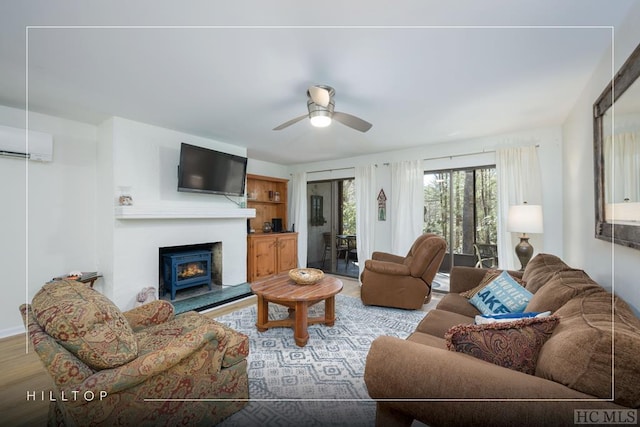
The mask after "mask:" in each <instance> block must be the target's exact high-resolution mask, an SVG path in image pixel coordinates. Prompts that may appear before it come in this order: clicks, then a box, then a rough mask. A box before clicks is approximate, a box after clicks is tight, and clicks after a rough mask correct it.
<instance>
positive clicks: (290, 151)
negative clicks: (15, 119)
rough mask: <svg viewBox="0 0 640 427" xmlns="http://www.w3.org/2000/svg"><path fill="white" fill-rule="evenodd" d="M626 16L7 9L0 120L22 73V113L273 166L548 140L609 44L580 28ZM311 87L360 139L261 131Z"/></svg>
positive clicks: (522, 6)
mask: <svg viewBox="0 0 640 427" xmlns="http://www.w3.org/2000/svg"><path fill="white" fill-rule="evenodd" d="M635 1H637V0H617V1H615V2H612V1H609V0H522V1H513V0H484V1H482V2H479V1H477V0H457V1H442V0H437V1H435V0H432V1H424V0H415V1H392V0H389V1H387V0H384V1H377V2H373V1H371V0H368V1H366V0H351V1H347V0H343V1H334V0H326V1H324V2H323V3H322V6H321V7H320V6H319V5H320V3H318V2H313V3H312V4H309V5H305V6H300V2H299V1H297V0H295V1H294V0H286V1H275V2H264V1H261V2H259V1H247V0H245V1H234V2H213V1H205V0H198V1H196V0H189V1H157V0H144V1H141V0H138V1H135V2H131V1H124V0H111V1H92V2H86V1H83V0H78V1H71V0H69V1H61V0H56V1H52V0H23V1H5V2H2V4H1V5H0V36H1V40H2V43H1V44H0V58H2V61H1V62H0V76H2V78H0V104H3V105H8V106H12V107H20V108H24V106H25V98H26V93H27V90H25V89H26V88H25V81H26V80H25V79H26V77H25V76H26V73H25V68H26V64H27V62H28V86H27V88H28V107H29V110H31V111H37V112H43V113H47V114H52V115H56V116H61V117H66V118H71V119H75V120H80V121H84V122H89V123H94V124H98V123H100V122H101V121H102V120H104V119H105V118H107V117H110V116H120V117H125V118H128V119H132V120H136V121H140V122H145V123H149V124H154V125H158V126H162V127H166V128H170V129H176V130H179V131H183V132H187V133H191V134H195V135H200V136H204V137H208V138H213V139H216V140H219V141H223V142H227V143H231V144H235V145H240V146H243V147H247V149H248V155H249V157H251V158H255V159H261V160H265V161H271V162H275V163H280V164H293V163H303V162H309V161H319V160H329V159H336V158H343V157H352V156H356V155H361V154H367V153H375V152H383V151H388V150H393V149H399V148H408V147H414V146H420V145H424V144H432V143H439V142H448V141H456V140H465V139H470V138H477V137H482V136H487V135H496V134H501V133H506V132H512V131H518V130H525V129H534V128H538V127H544V126H554V125H559V124H561V123H562V122H563V121H564V120H565V119H566V117H567V115H568V113H569V111H570V109H571V108H572V107H573V105H574V103H575V101H576V99H577V98H578V97H579V95H580V93H581V92H582V90H583V88H584V86H585V84H586V83H587V81H588V79H589V77H590V76H591V74H592V73H593V71H594V70H595V67H596V65H597V64H598V62H599V61H600V60H601V59H602V58H603V55H604V54H605V52H606V51H607V49H608V47H609V45H610V43H611V29H610V28H595V27H594V26H605V27H606V26H616V25H618V24H620V23H621V22H622V21H623V20H624V19H625V15H626V13H627V12H628V11H629V9H630V8H631V6H632V5H633V3H634V2H635ZM27 26H30V27H29V29H26V27H27ZM79 26H80V27H79ZM96 26H100V27H96ZM25 38H28V45H27V47H25ZM26 52H28V61H27V60H25V54H26ZM312 84H325V85H330V86H333V87H334V88H335V89H336V95H335V103H336V105H335V109H336V111H342V112H345V113H350V114H353V115H356V116H359V117H361V118H363V119H365V120H367V121H369V122H371V123H373V128H372V129H371V130H370V131H369V132H367V133H360V132H357V131H355V130H352V129H350V128H347V127H345V126H343V125H341V124H339V123H334V124H333V125H331V126H330V127H328V128H324V129H317V128H312V127H311V125H310V124H309V123H308V121H307V120H303V121H301V122H298V123H296V124H294V125H292V126H291V127H289V128H286V129H284V130H282V131H273V130H272V129H273V128H274V127H275V126H277V125H279V124H281V123H283V122H285V121H287V120H289V119H291V118H293V117H296V116H299V115H301V114H305V113H306V111H307V110H306V89H307V87H308V86H309V85H312Z"/></svg>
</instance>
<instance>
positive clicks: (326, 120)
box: [309, 111, 331, 128]
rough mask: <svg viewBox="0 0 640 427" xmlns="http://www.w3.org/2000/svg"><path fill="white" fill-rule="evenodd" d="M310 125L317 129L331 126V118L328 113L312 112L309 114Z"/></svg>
mask: <svg viewBox="0 0 640 427" xmlns="http://www.w3.org/2000/svg"><path fill="white" fill-rule="evenodd" d="M309 120H310V121H311V125H312V126H315V127H317V128H324V127H327V126H329V125H330V124H331V116H330V115H329V112H328V111H313V112H311V113H310V114H309Z"/></svg>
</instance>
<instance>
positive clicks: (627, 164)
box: [593, 45, 640, 249]
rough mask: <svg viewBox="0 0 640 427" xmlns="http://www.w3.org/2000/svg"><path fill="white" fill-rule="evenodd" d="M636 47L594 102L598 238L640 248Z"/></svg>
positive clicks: (639, 53) (639, 55)
mask: <svg viewBox="0 0 640 427" xmlns="http://www.w3.org/2000/svg"><path fill="white" fill-rule="evenodd" d="M638 77H640V45H638V47H636V49H635V50H634V51H633V53H632V54H631V56H629V58H628V59H627V61H626V62H625V63H624V64H623V65H622V67H621V68H620V71H618V73H617V74H616V75H615V77H614V78H613V80H612V81H611V83H610V84H609V85H607V87H606V88H605V90H604V91H603V92H602V94H601V95H600V97H598V99H597V100H596V102H595V103H594V104H593V111H594V122H593V129H594V147H593V148H594V151H593V154H594V177H595V203H596V206H595V208H596V209H595V214H596V218H595V219H596V221H595V222H596V224H595V225H596V230H595V234H596V238H598V239H602V240H606V241H609V242H613V243H616V244H619V245H624V246H628V247H631V248H635V249H640V79H639V78H638Z"/></svg>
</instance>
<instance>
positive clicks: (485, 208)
mask: <svg viewBox="0 0 640 427" xmlns="http://www.w3.org/2000/svg"><path fill="white" fill-rule="evenodd" d="M496 191H497V190H496V171H495V167H494V166H486V167H477V168H467V169H456V170H453V169H450V170H442V171H428V172H425V174H424V228H423V231H424V232H426V233H427V232H428V233H436V234H439V235H441V236H442V237H444V238H445V240H446V241H447V248H448V249H447V255H446V257H445V260H444V262H443V263H442V266H441V267H440V271H441V272H449V271H450V270H451V268H452V267H453V266H454V265H465V266H480V265H482V266H485V267H487V266H491V265H494V264H495V265H497V258H498V254H497V244H496V243H497V207H498V203H497V193H496Z"/></svg>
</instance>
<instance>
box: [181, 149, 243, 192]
mask: <svg viewBox="0 0 640 427" xmlns="http://www.w3.org/2000/svg"><path fill="white" fill-rule="evenodd" d="M246 173H247V158H246V157H241V156H236V155H233V154H228V153H222V152H220V151H215V150H210V149H208V148H203V147H197V146H195V145H190V144H186V143H184V142H183V143H182V145H181V146H180V164H179V165H178V191H187V192H192V193H211V194H225V195H232V196H243V195H244V185H245V181H246V179H245V178H246Z"/></svg>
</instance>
